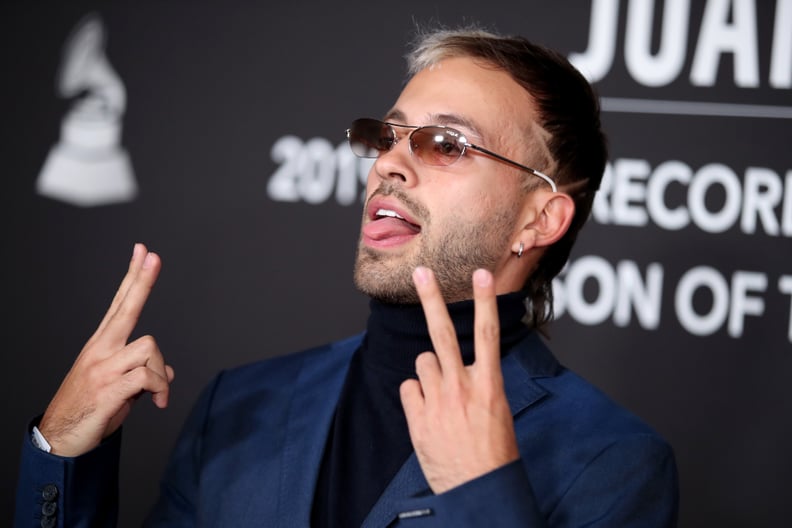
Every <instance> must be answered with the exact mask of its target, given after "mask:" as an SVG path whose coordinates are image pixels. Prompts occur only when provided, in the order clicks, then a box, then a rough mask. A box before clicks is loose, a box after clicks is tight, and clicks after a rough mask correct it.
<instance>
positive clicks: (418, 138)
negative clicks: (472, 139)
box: [410, 127, 465, 165]
mask: <svg viewBox="0 0 792 528" xmlns="http://www.w3.org/2000/svg"><path fill="white" fill-rule="evenodd" d="M460 135H461V134H460V133H459V132H457V131H456V130H453V129H451V128H442V127H423V128H418V129H416V130H415V131H413V133H412V134H411V135H410V148H412V151H413V154H414V155H415V156H417V157H418V158H420V160H421V161H423V162H424V163H426V164H427V165H451V164H452V163H454V162H455V161H456V160H458V159H459V157H460V156H462V153H463V152H464V150H465V147H464V145H463V144H462V143H460V141H459V137H460Z"/></svg>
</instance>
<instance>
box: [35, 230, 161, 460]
mask: <svg viewBox="0 0 792 528" xmlns="http://www.w3.org/2000/svg"><path fill="white" fill-rule="evenodd" d="M160 267H161V262H160V259H159V257H158V256H157V255H156V254H155V253H151V252H149V251H148V250H147V249H146V247H145V246H144V245H143V244H136V245H135V248H134V251H133V254H132V261H131V262H130V264H129V271H128V272H127V274H126V276H125V277H124V280H123V281H122V282H121V286H120V287H119V288H118V292H117V293H116V295H115V298H114V299H113V302H112V303H111V305H110V309H109V310H108V311H107V314H106V315H105V316H104V319H102V322H101V323H100V324H99V327H98V328H97V329H96V332H95V333H94V335H93V336H92V337H91V338H90V339H89V340H88V342H87V343H86V344H85V347H84V348H83V349H82V352H80V355H79V356H78V357H77V360H76V361H75V362H74V365H73V366H72V368H71V370H70V371H69V373H68V374H67V375H66V378H65V379H64V380H63V383H62V384H61V386H60V388H59V389H58V392H57V393H56V394H55V397H54V398H53V399H52V401H51V402H50V404H49V406H48V407H47V410H46V412H45V413H44V416H43V418H42V419H41V423H40V424H39V426H38V427H39V430H40V431H41V433H42V435H43V436H44V438H46V439H47V441H48V442H49V444H50V446H51V447H52V451H51V452H52V453H53V454H56V455H60V456H68V457H74V456H78V455H81V454H83V453H86V452H88V451H90V450H91V449H93V448H94V447H96V446H97V445H99V443H100V442H101V441H102V439H103V438H105V437H107V436H109V435H110V434H112V433H113V432H114V431H115V430H116V429H118V428H119V427H120V426H121V423H122V422H123V421H124V419H125V418H126V417H127V415H128V414H129V411H130V409H131V408H132V404H133V403H134V401H135V400H136V399H137V397H138V396H139V395H140V394H141V393H143V392H150V393H151V394H152V400H153V402H154V404H155V405H156V406H157V407H160V408H164V407H166V406H167V405H168V390H169V384H170V382H171V381H172V380H173V369H172V368H171V367H170V366H168V365H166V364H165V361H164V359H163V357H162V354H161V353H160V350H159V348H158V346H157V343H156V342H155V341H154V338H153V337H151V336H143V337H141V338H138V339H136V340H135V341H132V342H131V343H128V340H129V336H130V334H131V333H132V330H133V329H134V328H135V325H136V324H137V321H138V319H139V317H140V313H141V311H142V310H143V305H144V304H145V303H146V299H147V298H148V296H149V293H150V292H151V288H152V287H153V286H154V282H155V281H156V280H157V276H158V275H159V271H160Z"/></svg>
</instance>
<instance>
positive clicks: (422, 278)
mask: <svg viewBox="0 0 792 528" xmlns="http://www.w3.org/2000/svg"><path fill="white" fill-rule="evenodd" d="M413 280H414V281H415V283H416V284H426V283H428V282H429V269H428V268H424V267H423V266H418V267H417V268H415V271H414V272H413Z"/></svg>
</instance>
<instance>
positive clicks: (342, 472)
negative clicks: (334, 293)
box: [311, 293, 529, 528]
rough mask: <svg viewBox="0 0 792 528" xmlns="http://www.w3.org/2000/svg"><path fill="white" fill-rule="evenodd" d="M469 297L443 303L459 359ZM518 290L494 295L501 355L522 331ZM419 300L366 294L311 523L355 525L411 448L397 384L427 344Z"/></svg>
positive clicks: (466, 339)
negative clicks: (363, 320) (361, 329)
mask: <svg viewBox="0 0 792 528" xmlns="http://www.w3.org/2000/svg"><path fill="white" fill-rule="evenodd" d="M473 308H474V307H473V301H462V302H458V303H453V304H450V305H448V312H449V315H450V316H451V320H452V321H453V323H454V328H455V329H456V333H457V338H458V339H459V345H460V349H461V351H462V360H463V362H464V363H465V364H466V365H469V364H471V363H472V362H473V360H474V351H473ZM524 316H525V305H524V296H523V295H522V294H519V293H511V294H506V295H500V296H498V317H499V318H500V324H501V354H502V355H505V354H507V353H508V352H509V350H510V349H511V347H512V346H513V345H514V344H515V343H516V342H517V341H519V340H520V339H522V338H523V337H525V335H526V334H527V333H528V332H529V330H528V328H527V327H526V326H525V325H524V324H523V323H522V319H523V317H524ZM433 349H434V347H433V346H432V342H431V340H430V339H429V331H428V329H427V327H426V319H425V318H424V313H423V308H422V307H421V306H420V305H392V304H384V303H381V302H378V301H374V300H372V301H371V315H370V316H369V320H368V324H367V327H366V336H365V338H364V340H363V342H362V344H361V346H360V348H359V349H358V350H357V351H356V352H355V354H354V355H353V357H352V362H351V364H350V367H349V373H348V374H347V377H346V380H345V381H344V387H343V389H342V391H341V396H340V398H339V401H338V407H337V408H336V413H335V417H334V420H333V425H332V428H331V431H330V435H329V436H328V441H327V445H326V447H325V452H324V457H323V459H322V466H321V468H320V472H319V480H318V481H317V487H316V493H315V495H314V503H313V511H312V514H311V525H312V526H313V527H315V528H329V527H350V526H360V525H361V524H362V523H363V520H364V519H365V518H366V515H367V514H368V512H369V511H370V510H371V508H372V507H373V506H374V504H375V503H376V502H377V499H378V498H379V496H380V495H381V494H382V492H383V491H385V487H386V486H387V484H388V482H390V481H391V479H393V477H394V476H395V475H396V473H397V472H398V470H399V468H400V467H401V466H402V464H404V462H405V461H406V460H407V458H408V457H409V456H410V454H411V453H412V451H413V448H412V444H411V442H410V435H409V432H408V430H407V420H406V419H405V417H404V411H403V410H402V406H401V400H400V399H399V387H400V385H401V384H402V382H403V381H404V380H406V379H407V378H416V375H415V358H416V357H417V356H418V354H420V353H422V352H426V351H427V350H433Z"/></svg>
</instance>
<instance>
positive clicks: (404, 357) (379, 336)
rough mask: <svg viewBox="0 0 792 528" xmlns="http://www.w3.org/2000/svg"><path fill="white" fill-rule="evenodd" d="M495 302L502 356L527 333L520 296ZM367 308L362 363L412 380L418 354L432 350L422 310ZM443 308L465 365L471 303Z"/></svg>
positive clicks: (375, 304) (374, 304)
mask: <svg viewBox="0 0 792 528" xmlns="http://www.w3.org/2000/svg"><path fill="white" fill-rule="evenodd" d="M497 302H498V317H499V319H500V326H501V332H500V335H501V354H502V355H505V354H507V353H508V351H509V349H510V348H511V346H512V345H513V344H514V343H515V342H517V341H519V340H520V339H521V338H522V337H524V336H525V335H526V334H527V333H528V332H529V329H528V327H526V326H525V324H524V323H523V322H522V319H523V317H524V316H525V303H524V298H523V295H522V294H520V293H508V294H504V295H499V296H498V298H497ZM370 305H371V315H370V316H369V320H368V324H367V334H366V346H364V347H363V354H362V359H363V361H364V362H366V363H373V364H376V365H378V366H380V367H382V368H387V369H389V370H397V371H400V372H402V373H404V374H405V375H408V376H413V375H414V374H415V358H416V357H417V356H418V355H419V354H421V353H422V352H426V351H431V350H434V346H433V345H432V342H431V339H430V338H429V329H428V327H427V325H426V318H425V317H424V313H423V308H422V307H421V305H419V304H387V303H384V302H380V301H376V300H372V301H371V303H370ZM447 307H448V314H449V316H450V317H451V321H452V322H453V324H454V329H455V330H456V335H457V339H458V340H459V348H460V351H461V353H462V361H463V362H464V363H465V364H466V365H469V364H471V363H473V361H474V359H475V353H474V350H473V343H474V334H473V322H474V304H473V301H472V300H466V301H460V302H455V303H451V304H449V305H447Z"/></svg>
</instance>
